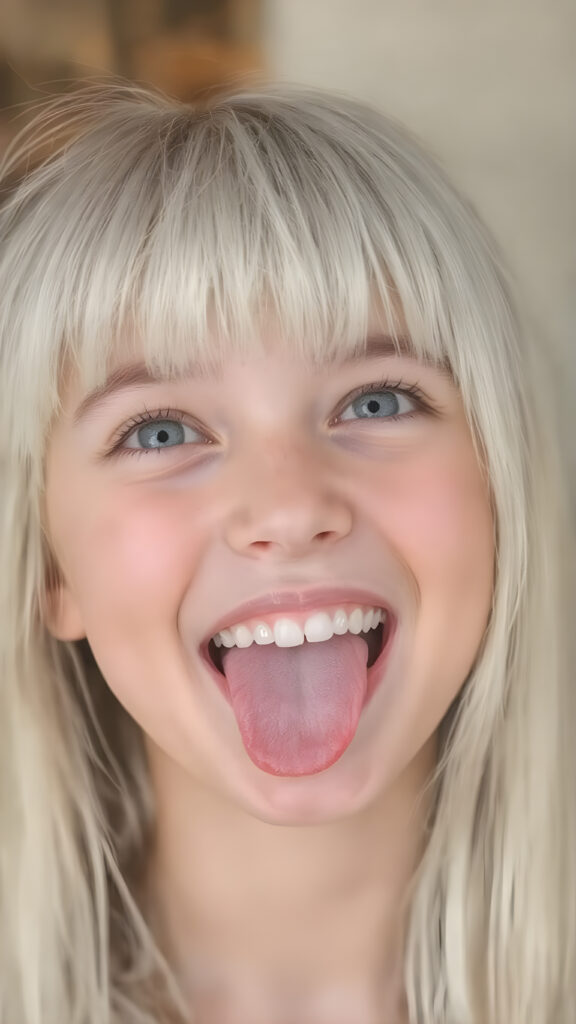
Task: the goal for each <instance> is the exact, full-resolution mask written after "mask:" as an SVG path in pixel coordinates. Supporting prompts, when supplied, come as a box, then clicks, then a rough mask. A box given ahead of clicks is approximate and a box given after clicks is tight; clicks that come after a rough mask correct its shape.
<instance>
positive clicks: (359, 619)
mask: <svg viewBox="0 0 576 1024" xmlns="http://www.w3.org/2000/svg"><path fill="white" fill-rule="evenodd" d="M363 625H364V615H363V613H362V609H361V608H355V609H354V611H353V612H351V613H350V615H349V616H348V629H349V631H350V633H361V632H362V626H363Z"/></svg>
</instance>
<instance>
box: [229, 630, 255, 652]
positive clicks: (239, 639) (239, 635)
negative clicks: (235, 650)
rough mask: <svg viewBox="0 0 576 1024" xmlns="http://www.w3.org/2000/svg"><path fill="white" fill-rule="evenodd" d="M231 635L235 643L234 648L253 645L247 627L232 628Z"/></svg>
mask: <svg viewBox="0 0 576 1024" xmlns="http://www.w3.org/2000/svg"><path fill="white" fill-rule="evenodd" d="M232 635H233V637H234V639H235V641H236V647H250V646H251V645H252V644H253V643H254V637H253V636H252V633H251V632H250V630H249V629H248V627H247V626H234V627H233V629H232Z"/></svg>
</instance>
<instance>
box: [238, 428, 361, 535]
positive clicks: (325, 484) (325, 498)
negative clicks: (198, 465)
mask: <svg viewBox="0 0 576 1024" xmlns="http://www.w3.org/2000/svg"><path fill="white" fill-rule="evenodd" d="M237 474H238V483H237V487H236V493H235V496H234V498H233V501H232V507H231V513H230V517H229V520H228V523H227V527H226V539H227V541H228V543H229V544H230V546H231V547H233V548H234V549H235V550H236V551H240V550H242V551H246V552H250V553H251V554H254V553H255V552H256V551H262V550H272V549H274V550H278V551H279V550H281V549H282V550H284V551H285V552H286V553H287V554H288V553H296V552H302V551H303V550H305V549H306V548H307V546H308V545H311V544H312V545H315V544H317V543H319V542H326V541H328V540H332V541H334V540H336V539H338V538H340V537H343V536H345V535H346V534H347V533H348V532H349V530H350V528H351V523H352V513H351V509H350V508H349V506H348V503H347V502H346V500H345V499H344V498H343V496H341V495H339V493H338V488H337V483H336V479H335V476H334V472H333V469H332V467H331V465H330V460H329V459H327V458H326V453H324V454H323V453H321V452H320V451H319V446H318V444H315V443H314V442H313V441H312V440H310V438H304V437H300V438H294V437H290V438H288V437H286V436H285V435H282V436H279V435H268V437H267V438H266V439H265V440H264V441H262V439H260V443H259V444H258V447H256V446H254V447H252V446H247V448H245V450H244V454H243V456H242V458H240V459H239V460H238V465H237Z"/></svg>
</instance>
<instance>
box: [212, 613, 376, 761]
mask: <svg viewBox="0 0 576 1024" xmlns="http://www.w3.org/2000/svg"><path fill="white" fill-rule="evenodd" d="M367 662H368V645H367V643H366V641H365V640H363V639H362V638H361V637H360V636H354V635H353V634H351V633H345V634H344V635H343V636H334V637H332V639H331V640H324V641H323V642H321V643H308V642H304V643H303V644H302V645H301V646H299V647H276V645H275V644H267V645H264V646H259V645H257V644H252V645H251V646H250V647H244V648H238V647H231V648H230V649H229V650H227V651H226V653H225V655H224V667H223V671H224V674H225V676H226V680H227V682H228V690H229V693H230V702H231V704H232V708H233V710H234V714H235V715H236V720H237V722H238V727H239V729H240V734H241V736H242V741H243V743H244V746H245V747H246V750H247V752H248V754H249V756H250V757H251V759H252V761H253V762H254V764H255V765H257V766H258V768H261V769H262V770H263V771H265V772H269V773H270V774H271V775H292V776H297V775H313V774H315V773H316V772H321V771H323V769H324V768H328V767H329V766H330V765H331V764H333V763H334V761H337V760H338V758H339V757H340V756H341V755H342V754H343V753H344V751H345V750H346V748H347V747H348V745H349V744H350V743H351V742H352V739H353V736H354V733H355V732H356V729H357V726H358V720H359V718H360V714H361V712H362V708H363V706H364V701H365V698H366V689H367V668H366V665H367Z"/></svg>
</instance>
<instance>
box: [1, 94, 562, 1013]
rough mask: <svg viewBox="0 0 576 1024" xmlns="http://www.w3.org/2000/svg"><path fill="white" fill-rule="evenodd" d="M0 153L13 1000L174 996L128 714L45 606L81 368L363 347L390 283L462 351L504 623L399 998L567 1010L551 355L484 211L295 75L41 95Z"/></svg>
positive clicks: (368, 114) (5, 767) (114, 1002)
mask: <svg viewBox="0 0 576 1024" xmlns="http://www.w3.org/2000/svg"><path fill="white" fill-rule="evenodd" d="M3 174H4V179H3V180H4V182H5V184H4V187H3V192H2V196H1V197H0V198H1V200H2V205H1V208H0V238H1V249H0V460H1V467H2V481H3V497H2V510H1V516H2V518H1V524H0V530H1V533H0V566H1V573H0V630H1V632H0V670H1V683H0V751H1V758H2V761H1V765H2V768H1V771H0V829H1V835H2V843H1V850H0V901H1V915H0V965H1V966H0V1020H1V1021H2V1022H3V1024H64V1022H65V1024H159V1022H161V1024H166V1022H167V1021H169V1020H172V1019H174V1020H179V1019H180V1017H179V1016H178V1013H179V1012H180V1013H181V1015H182V1018H184V1009H183V1007H181V1008H180V1009H179V1007H178V995H177V992H176V989H175V983H173V979H171V976H170V971H169V968H168V965H167V964H165V962H164V960H163V958H162V956H161V954H160V952H159V950H158V949H157V948H156V945H155V942H154V939H153V936H152V933H151V927H150V925H149V921H148V920H147V913H146V908H145V906H144V904H143V900H142V899H141V894H140V889H139V879H140V877H141V872H142V870H143V867H144V866H145V863H146V852H147V845H148V843H149V841H150V836H151V834H152V831H153V828H154V807H153V801H152V798H151V795H150V787H149V784H148V778H147V772H146V763H145V758H144V756H143V747H142V743H141V737H140V734H139V730H138V728H137V727H136V726H135V724H134V723H133V722H132V721H131V720H130V718H129V717H128V715H127V713H126V712H125V711H124V710H123V709H122V708H121V706H120V705H119V704H118V702H117V701H116V700H115V698H114V697H113V696H112V694H111V693H110V691H109V690H108V688H107V687H106V685H105V682H104V680H103V679H102V677H101V675H100V673H99V671H98V669H97V666H96V664H95V662H94V660H93V659H92V658H91V653H90V648H89V645H88V643H87V642H86V641H77V642H63V641H57V640H55V639H54V638H53V637H51V636H50V635H49V633H48V631H47V629H46V628H45V626H44V624H43V617H42V609H43V602H44V600H45V597H46V594H47V592H48V590H49V588H50V587H51V586H54V585H55V583H56V582H57V580H58V574H59V569H58V566H57V565H56V564H55V561H54V559H53V557H52V555H51V552H50V545H49V540H48V538H47V536H46V534H45V532H44V527H43V524H44V514H43V497H44V462H45V452H46V445H47V440H48V438H49V435H50V428H51V424H52V423H53V422H54V419H55V417H57V415H58V411H59V408H60V397H59V391H60V388H61V379H62V372H63V367H64V365H65V364H68V363H71V364H72V365H74V366H75V367H77V368H78V369H79V371H80V372H81V374H82V379H83V381H84V382H85V383H86V385H87V386H94V385H95V384H97V383H100V382H101V381H102V380H103V379H104V377H105V375H106V371H107V367H108V366H109V365H110V360H111V359H112V358H113V355H114V351H115V348H116V347H117V345H118V342H119V339H120V337H122V338H123V339H126V337H135V336H137V337H138V338H139V339H140V340H141V343H142V345H143V346H144V348H143V355H144V358H145V360H146V362H147V363H148V365H149V366H150V367H151V368H152V369H156V370H158V369H159V370H161V371H165V372H174V371H178V370H181V369H183V368H184V367H185V366H189V365H190V363H191V362H194V363H196V364H198V365H200V366H202V365H209V364H214V363H215V362H218V361H221V360H224V359H225V358H226V353H227V351H230V350H231V349H232V348H234V349H235V350H236V351H238V350H241V349H244V348H246V349H253V348H254V346H255V345H257V344H258V340H257V339H258V336H259V335H258V326H259V323H260V321H261V317H262V316H263V315H268V314H269V313H273V314H274V316H275V317H276V318H277V321H278V323H279V324H280V326H281V329H282V332H283V335H282V337H283V340H284V343H285V344H286V345H288V346H291V348H292V350H293V351H296V352H299V353H304V352H306V353H307V354H308V355H310V354H311V355H312V356H313V357H314V358H317V359H318V360H319V361H320V360H323V359H326V358H329V357H330V356H331V355H333V354H335V353H337V352H341V351H343V350H352V349H358V348H361V347H362V343H363V339H364V337H365V334H366V328H367V324H368V318H369V314H370V310H371V309H372V308H373V305H374V300H375V299H376V301H377V304H378V306H379V308H381V309H382V311H383V314H384V316H385V318H386V320H387V321H388V323H389V324H390V323H392V324H394V323H395V320H394V314H395V310H397V309H398V306H399V307H400V308H401V310H402V313H403V315H404V317H405V320H406V323H407V326H408V330H409V333H410V335H411V338H412V340H413V343H414V345H415V347H416V350H417V351H418V352H420V353H423V352H426V353H429V354H432V356H433V357H435V358H437V359H438V360H444V361H448V363H449V364H450V366H451V368H452V371H453V373H454V376H455V378H456V380H457V382H458V385H459V388H460V390H461V393H462V398H463V401H464V404H465V408H466V411H467V415H468V417H469V421H470V423H471V426H472V429H473V432H474V436H475V438H476V440H477V444H478V451H479V452H481V453H482V459H483V463H484V464H485V466H486V471H487V473H488V475H489V479H490V484H491V493H492V500H493V505H494V516H495V523H496V542H497V557H496V582H495V587H494V597H493V607H492V613H491V617H490V622H489V625H488V628H487V631H486V635H485V637H484V640H483V644H482V648H481V650H480V651H479V653H478V657H477V660H476V663H475V667H474V670H473V672H472V673H471V675H470V677H469V679H468V680H467V681H466V682H465V685H464V686H463V688H462V692H461V694H460V697H459V699H458V701H457V702H456V705H455V706H454V707H453V708H452V709H451V711H450V714H449V715H448V716H447V717H446V720H445V722H444V723H443V726H442V742H441V757H440V762H439V765H438V770H437V772H436V775H435V778H434V780H432V781H431V784H433V786H434V787H435V809H434V816H433V820H432V821H431V823H430V829H429V839H428V843H427V847H426V851H425V854H424V857H423V859H422V862H421V864H420V866H419V870H418V873H417V876H416V877H415V879H414V885H413V891H412V894H411V903H410V924H409V932H408V940H407V944H406V956H405V984H406V992H407V998H408V1005H409V1011H410V1019H411V1021H412V1022H413V1024H416V1022H418V1024H504V1022H505V1024H568V1022H569V1020H572V1019H573V1013H574V999H575V992H574V985H575V982H574V978H575V970H576V935H575V920H576V907H575V900H574V892H575V890H576V868H575V865H576V829H575V823H574V806H573V792H572V786H573V782H574V759H573V753H572V744H571V742H570V741H571V736H570V735H569V732H570V726H573V725H574V724H575V721H576V716H575V709H574V700H573V689H572V687H571V686H570V684H569V675H568V672H569V656H568V622H567V614H566V609H567V603H568V590H567V586H568V582H567V581H568V573H567V571H566V565H567V563H568V562H569V550H570V535H569V526H568V517H567V509H566V502H565V498H564V494H563V488H562V483H561V478H562V466H561V465H560V463H559V460H558V458H557V457H556V452H557V445H556V443H555V434H554V431H555V429H556V427H555V423H554V422H553V417H551V415H550V412H551V409H552V408H553V406H554V402H553V399H552V397H551V396H552V394H553V392H552V391H550V390H549V389H548V388H547V386H546V384H545V379H544V377H545V369H544V368H543V367H544V363H545V358H546V353H545V352H544V353H539V352H538V351H537V349H536V347H535V346H531V345H530V342H529V332H527V331H526V330H524V329H523V328H520V327H519V321H518V317H517V315H516V313H515V312H514V310H513V309H512V306H511V302H510V299H509V297H508V291H509V289H508V286H507V284H506V281H505V277H504V274H503V271H502V269H501V261H500V258H499V256H498V254H497V252H496V251H495V248H494V246H493V244H492V242H491V240H490V239H489V238H488V237H487V234H486V232H485V231H484V229H483V228H482V227H481V225H480V224H479V222H478V220H477V218H476V216H475V215H474V213H473V212H472V211H471V210H470V209H469V207H468V206H467V205H466V204H465V203H464V202H463V201H462V199H460V198H459V197H458V195H457V194H456V192H455V191H454V189H453V188H452V186H451V185H449V184H448V183H447V181H446V180H445V178H444V176H443V174H442V172H441V171H440V170H439V169H438V168H437V167H436V165H435V164H434V163H433V162H432V161H431V160H430V159H429V158H428V157H427V156H426V155H425V154H424V153H423V152H422V150H421V149H420V147H419V146H418V144H417V143H416V142H414V141H413V140H412V139H411V138H410V137H409V136H408V135H407V134H406V133H405V132H404V131H403V130H402V129H401V128H400V127H399V126H397V125H396V124H395V123H394V122H393V121H391V120H389V119H387V118H385V117H384V116H382V115H381V114H379V113H377V112H375V111H373V110H371V109H368V108H367V107H365V106H363V105H361V104H359V103H356V102H354V101H352V100H350V99H347V98H343V97H339V96H335V95H332V96H330V95H327V94H323V93H320V92H315V91H310V90H302V89H297V88H294V87H290V88H288V87H276V88H273V87H268V88H259V89H254V90H253V91H243V92H237V93H235V94H232V95H228V96H220V97H217V98H215V99H212V100H210V101H206V102H203V103H201V104H198V105H197V106H196V107H192V106H189V105H184V104H181V103H179V102H176V101H173V100H170V99H167V98H166V97H164V96H161V95H157V94H156V93H154V92H152V91H151V90H145V89H140V88H136V87H128V86H122V85H120V86H117V85H108V86H88V87H85V88H84V89H80V90H78V91H76V92H75V93H74V94H73V95H71V96H67V97H65V98H63V99H62V98H61V99H57V100H52V101H50V102H49V103H48V104H47V105H45V106H44V107H43V108H41V110H40V112H39V114H38V115H37V117H36V119H35V120H34V122H33V123H32V125H31V126H30V127H29V128H27V129H25V130H24V131H23V132H22V133H21V135H20V137H19V139H18V140H17V143H16V145H15V147H14V148H12V149H11V150H10V152H9V153H8V154H7V156H6V159H5V165H4V169H3ZM214 338H218V346H217V348H216V347H215V343H214ZM538 357H540V363H539V362H538ZM159 978H162V979H164V983H165V985H164V989H162V986H160V987H159V986H158V979H159ZM154 993H160V995H154Z"/></svg>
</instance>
